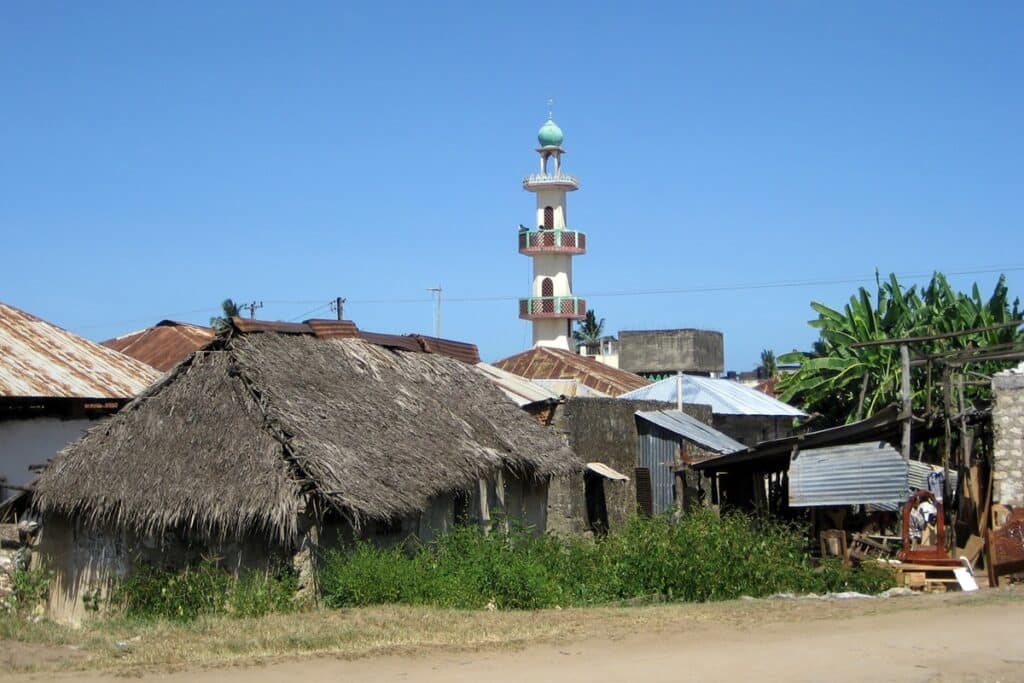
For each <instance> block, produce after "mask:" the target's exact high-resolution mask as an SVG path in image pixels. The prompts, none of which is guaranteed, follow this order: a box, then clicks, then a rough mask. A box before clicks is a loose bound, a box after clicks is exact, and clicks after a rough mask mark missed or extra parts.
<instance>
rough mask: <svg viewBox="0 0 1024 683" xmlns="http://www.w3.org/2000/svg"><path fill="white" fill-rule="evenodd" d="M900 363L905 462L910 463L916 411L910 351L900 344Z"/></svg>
mask: <svg viewBox="0 0 1024 683" xmlns="http://www.w3.org/2000/svg"><path fill="white" fill-rule="evenodd" d="M900 361H901V365H902V372H901V373H900V374H901V377H900V399H901V400H902V403H903V413H902V416H901V417H902V419H903V460H905V461H907V462H909V461H910V425H911V420H912V419H913V416H914V409H913V405H912V399H911V395H910V349H909V348H907V345H906V344H900Z"/></svg>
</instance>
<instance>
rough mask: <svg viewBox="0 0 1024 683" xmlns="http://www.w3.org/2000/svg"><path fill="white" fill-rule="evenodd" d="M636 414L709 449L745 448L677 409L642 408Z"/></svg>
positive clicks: (719, 450) (725, 451)
mask: <svg viewBox="0 0 1024 683" xmlns="http://www.w3.org/2000/svg"><path fill="white" fill-rule="evenodd" d="M636 415H637V417H639V418H641V419H643V420H647V421H648V422H650V423H652V424H656V425H658V426H659V427H661V428H662V429H666V430H668V431H670V432H672V433H673V434H676V435H678V436H681V437H682V438H684V439H687V440H689V441H693V442H694V443H696V444H699V445H700V446H701V447H703V448H704V449H706V450H709V451H714V452H716V453H735V452H736V451H742V450H743V449H745V448H746V446H744V445H743V444H741V443H740V442H739V441H736V440H735V439H733V438H732V437H730V436H727V435H725V434H723V433H722V432H720V431H718V430H717V429H715V428H713V427H711V426H710V425H706V424H704V423H703V422H701V421H700V420H697V419H696V418H693V417H691V416H689V415H687V414H686V413H682V412H680V411H678V410H642V411H638V412H637V414H636Z"/></svg>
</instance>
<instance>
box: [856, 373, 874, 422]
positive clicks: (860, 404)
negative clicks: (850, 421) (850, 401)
mask: <svg viewBox="0 0 1024 683" xmlns="http://www.w3.org/2000/svg"><path fill="white" fill-rule="evenodd" d="M870 377H871V374H870V373H869V372H868V371H867V370H865V371H864V381H863V382H861V383H860V399H858V401H857V418H856V419H855V420H854V421H855V422H860V419H861V418H862V417H864V399H866V398H867V395H868V378H870Z"/></svg>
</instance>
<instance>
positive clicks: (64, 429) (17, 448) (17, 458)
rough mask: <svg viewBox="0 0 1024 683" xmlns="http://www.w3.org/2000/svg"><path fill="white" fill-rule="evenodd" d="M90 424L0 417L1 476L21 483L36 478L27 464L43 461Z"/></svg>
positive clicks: (48, 418)
mask: <svg viewBox="0 0 1024 683" xmlns="http://www.w3.org/2000/svg"><path fill="white" fill-rule="evenodd" d="M93 424H94V422H92V421H91V420H61V419H58V418H55V417H36V418H32V419H27V420H3V421H0V476H4V477H7V483H8V484H13V485H15V486H24V485H25V484H27V483H29V482H30V481H31V480H32V479H33V478H35V475H34V474H33V473H32V472H29V471H28V466H29V465H37V464H42V463H45V462H46V461H47V460H49V459H50V458H52V457H53V456H54V455H56V454H57V451H59V450H60V449H62V448H64V446H66V445H68V444H69V443H71V442H72V441H74V440H75V439H77V438H78V437H80V436H81V435H82V433H83V432H84V431H85V430H86V429H88V428H89V427H90V426H91V425H93ZM10 493H11V492H4V493H3V495H0V497H6V496H7V495H10Z"/></svg>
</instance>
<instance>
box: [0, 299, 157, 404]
mask: <svg viewBox="0 0 1024 683" xmlns="http://www.w3.org/2000/svg"><path fill="white" fill-rule="evenodd" d="M159 377H160V373H159V372H157V371H156V370H154V369H153V368H152V367H150V366H148V365H146V364H145V363H141V362H139V361H137V360H135V359H134V358H129V357H128V356H126V355H124V354H121V353H118V352H117V351H114V350H113V349H108V348H107V347H105V346H101V345H99V344H97V343H95V342H92V341H89V340H88V339H85V338H84V337H80V336H78V335H77V334H73V333H71V332H68V331H67V330H65V329H62V328H60V327H57V326H56V325H54V324H52V323H48V322H46V321H45V320H42V319H41V318H37V317H36V316H34V315H32V314H30V313H26V312H25V311H22V310H20V309H18V308H15V307H14V306H9V305H7V304H4V303H0V397H5V398H82V399H128V398H132V397H133V396H135V395H137V394H139V393H140V392H141V391H143V390H144V389H145V388H146V387H148V386H149V385H150V384H152V383H153V382H155V381H156V380H157V379H158V378H159Z"/></svg>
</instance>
